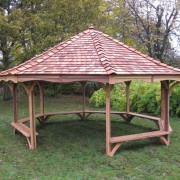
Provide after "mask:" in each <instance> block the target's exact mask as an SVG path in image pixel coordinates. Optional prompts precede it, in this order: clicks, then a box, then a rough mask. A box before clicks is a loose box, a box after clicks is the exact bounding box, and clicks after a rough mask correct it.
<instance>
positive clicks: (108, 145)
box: [106, 84, 112, 156]
mask: <svg viewBox="0 0 180 180" xmlns="http://www.w3.org/2000/svg"><path fill="white" fill-rule="evenodd" d="M111 89H112V85H110V84H106V155H107V156H111V154H110V153H111V143H110V138H111V119H110V115H111V114H110V111H111V106H110V92H111Z"/></svg>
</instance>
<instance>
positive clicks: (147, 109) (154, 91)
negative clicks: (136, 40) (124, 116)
mask: <svg viewBox="0 0 180 180" xmlns="http://www.w3.org/2000/svg"><path fill="white" fill-rule="evenodd" d="M130 94H131V95H130V99H131V111H133V112H138V113H148V114H152V115H159V114H160V102H161V94H160V83H153V84H152V83H144V82H141V81H136V82H132V83H131V87H130ZM90 103H91V104H92V105H94V106H95V107H103V106H105V92H104V90H103V89H99V90H98V91H95V92H94V93H93V95H92V96H91V98H90ZM111 107H112V109H113V110H119V111H124V110H125V108H126V93H125V84H116V85H115V86H114V88H113V90H112V91H111ZM170 114H171V115H176V116H180V86H176V88H175V89H174V91H173V92H172V93H171V96H170Z"/></svg>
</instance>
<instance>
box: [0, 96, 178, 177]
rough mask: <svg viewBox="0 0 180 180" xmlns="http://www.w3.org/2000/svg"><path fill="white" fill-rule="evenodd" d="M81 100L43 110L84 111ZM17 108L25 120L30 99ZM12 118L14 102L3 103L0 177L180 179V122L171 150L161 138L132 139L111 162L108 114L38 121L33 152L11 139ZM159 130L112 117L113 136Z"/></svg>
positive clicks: (54, 102)
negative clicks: (108, 148)
mask: <svg viewBox="0 0 180 180" xmlns="http://www.w3.org/2000/svg"><path fill="white" fill-rule="evenodd" d="M81 101H82V98H81V96H73V95H71V96H62V97H61V98H45V102H46V103H45V110H46V112H50V111H51V112H52V111H53V112H56V111H60V110H63V111H64V110H80V109H81V108H82V106H81ZM36 103H37V104H38V101H37V98H36ZM19 106H20V107H19V108H20V109H21V110H20V112H19V114H20V115H19V116H20V117H25V116H27V114H28V108H27V98H25V97H21V98H20V100H19ZM88 108H91V109H92V107H90V106H89V107H88ZM37 109H38V108H37ZM12 118H13V115H12V101H5V102H3V101H2V100H1V99H0V142H1V143H0V179H38V180H39V179H43V180H44V179H48V180H49V179H63V180H64V179H138V180H139V179H147V180H148V179H149V180H151V179H152V180H155V179H163V180H164V179H173V180H174V179H175V180H176V179H177V180H179V179H180V150H179V149H180V140H179V137H180V119H179V118H176V117H172V118H171V125H172V128H173V133H172V135H171V144H170V145H169V146H164V145H161V143H160V142H159V139H158V138H154V139H146V140H141V141H132V142H128V143H124V144H123V145H122V147H121V148H120V149H119V150H118V151H117V152H116V154H115V155H114V157H113V158H109V157H107V156H105V116H104V115H92V116H90V117H89V118H88V120H87V121H81V120H80V119H79V118H78V117H77V116H75V115H68V116H55V117H53V118H51V119H50V120H49V123H48V124H46V125H40V124H39V123H38V122H37V132H38V133H39V136H38V138H37V141H38V149H37V150H35V151H32V150H29V149H28V146H27V142H26V139H25V138H24V137H23V136H21V135H20V134H17V135H13V128H12V127H11V125H10V123H11V122H12ZM155 129H156V126H155V124H153V122H149V121H143V120H141V119H139V118H136V119H134V120H133V121H132V123H131V124H130V125H127V124H125V123H124V122H123V120H122V119H121V118H120V117H119V116H112V132H113V135H123V134H131V133H138V132H145V131H152V130H155Z"/></svg>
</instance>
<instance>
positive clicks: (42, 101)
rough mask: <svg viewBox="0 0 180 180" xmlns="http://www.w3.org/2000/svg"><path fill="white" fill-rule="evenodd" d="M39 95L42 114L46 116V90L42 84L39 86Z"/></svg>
mask: <svg viewBox="0 0 180 180" xmlns="http://www.w3.org/2000/svg"><path fill="white" fill-rule="evenodd" d="M39 93H40V95H39V96H40V99H39V101H40V110H39V111H40V112H39V113H40V114H44V89H43V86H42V85H41V84H39Z"/></svg>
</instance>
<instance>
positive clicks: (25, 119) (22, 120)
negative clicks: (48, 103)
mask: <svg viewBox="0 0 180 180" xmlns="http://www.w3.org/2000/svg"><path fill="white" fill-rule="evenodd" d="M42 116H44V114H36V115H35V118H38V117H42ZM27 121H29V117H26V118H23V119H19V120H18V122H19V123H25V122H27Z"/></svg>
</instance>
